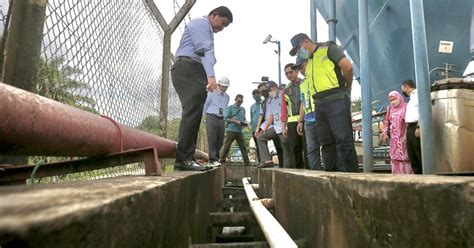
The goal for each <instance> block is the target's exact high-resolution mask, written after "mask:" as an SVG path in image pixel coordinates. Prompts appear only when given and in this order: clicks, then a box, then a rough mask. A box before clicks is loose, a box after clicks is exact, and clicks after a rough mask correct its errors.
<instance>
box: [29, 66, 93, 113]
mask: <svg viewBox="0 0 474 248" xmlns="http://www.w3.org/2000/svg"><path fill="white" fill-rule="evenodd" d="M64 61H65V60H64V58H63V57H55V58H52V59H51V60H49V61H45V60H44V59H42V58H41V59H40V61H39V63H38V67H39V68H40V70H39V72H38V77H37V82H36V93H37V94H39V95H42V96H44V97H47V98H50V99H53V100H56V101H59V102H62V103H65V104H68V105H70V106H73V107H76V108H79V109H82V110H85V111H89V112H91V113H95V114H97V113H98V112H97V111H96V110H95V108H94V107H95V105H96V102H95V101H94V100H93V99H91V98H90V97H87V96H84V95H81V94H80V92H84V91H87V90H89V89H90V86H89V85H88V84H86V83H84V82H82V81H80V80H78V79H77V78H78V76H80V75H81V74H82V71H81V70H80V69H78V68H74V67H71V66H69V65H67V64H66V63H65V62H64Z"/></svg>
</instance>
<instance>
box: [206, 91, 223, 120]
mask: <svg viewBox="0 0 474 248" xmlns="http://www.w3.org/2000/svg"><path fill="white" fill-rule="evenodd" d="M229 100H230V97H229V95H227V93H225V92H223V93H222V94H218V93H217V91H216V90H215V91H213V92H209V93H207V98H206V102H205V103H204V110H203V112H204V113H205V114H213V115H217V116H219V117H224V111H225V109H226V108H227V105H229Z"/></svg>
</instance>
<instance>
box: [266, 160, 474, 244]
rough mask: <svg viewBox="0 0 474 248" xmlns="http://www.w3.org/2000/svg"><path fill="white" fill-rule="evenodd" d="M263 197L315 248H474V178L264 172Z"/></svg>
mask: <svg viewBox="0 0 474 248" xmlns="http://www.w3.org/2000/svg"><path fill="white" fill-rule="evenodd" d="M259 174H260V175H259V181H260V182H259V183H260V193H261V194H262V195H263V196H264V197H269V196H272V195H273V197H274V200H275V215H276V218H277V219H278V220H279V222H280V223H281V224H282V226H283V227H284V228H285V229H286V230H287V231H288V233H289V234H290V236H291V237H292V238H294V239H301V238H305V239H307V241H308V247H338V248H339V247H474V178H473V177H442V176H392V175H380V174H370V175H369V174H349V173H326V172H314V171H304V170H280V169H275V170H271V169H264V170H260V173H259Z"/></svg>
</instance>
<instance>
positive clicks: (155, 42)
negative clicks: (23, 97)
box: [0, 0, 205, 182]
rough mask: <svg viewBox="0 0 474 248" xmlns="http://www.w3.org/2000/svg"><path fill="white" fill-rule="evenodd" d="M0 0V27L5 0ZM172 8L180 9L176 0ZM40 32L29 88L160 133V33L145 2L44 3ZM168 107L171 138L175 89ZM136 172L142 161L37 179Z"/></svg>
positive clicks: (177, 110) (177, 107)
mask: <svg viewBox="0 0 474 248" xmlns="http://www.w3.org/2000/svg"><path fill="white" fill-rule="evenodd" d="M0 1H1V0H0ZM169 1H171V0H169ZM0 4H2V11H3V12H2V13H3V15H4V16H3V18H2V21H3V23H4V25H5V20H7V19H8V16H7V15H6V10H8V8H6V7H5V5H7V6H8V4H9V1H6V0H3V1H1V2H0ZM173 5H174V6H175V7H174V8H176V6H177V7H178V8H179V3H178V2H177V1H176V0H173ZM160 9H161V7H160ZM161 11H162V12H168V11H166V10H163V9H161ZM175 12H176V9H175ZM188 18H190V17H189V16H188ZM182 29H183V25H181V27H180V30H182ZM43 33H44V36H43V40H42V49H41V59H40V61H39V66H38V74H37V80H36V81H35V82H33V83H34V90H35V91H36V92H35V93H38V94H40V95H42V96H45V97H48V98H51V99H54V100H57V101H60V102H63V103H66V104H69V105H72V106H75V107H77V108H80V109H83V110H86V111H89V112H92V113H96V114H101V115H106V116H108V117H111V118H113V119H114V120H116V121H117V122H119V123H121V124H124V125H128V126H131V127H135V128H139V129H142V130H145V131H147V132H150V133H153V134H156V135H160V134H161V133H162V132H163V130H160V127H159V116H160V94H161V71H162V58H163V56H162V55H163V54H162V53H163V44H162V43H163V30H162V29H161V27H160V25H159V24H158V22H157V21H156V19H155V17H154V16H153V15H152V13H151V11H150V10H149V8H148V6H147V4H146V3H145V2H144V1H136V0H117V1H101V0H90V1H81V0H49V1H47V7H46V18H45V23H44V31H43ZM168 106H169V110H168V119H169V122H168V133H169V135H168V137H169V138H170V139H174V140H176V139H177V133H178V132H177V129H178V127H179V125H178V124H179V119H178V118H180V116H181V104H180V102H179V98H178V96H177V94H176V92H175V90H174V88H173V87H170V91H169V104H168ZM203 144H204V145H205V142H203ZM60 159H64V158H49V157H31V158H30V159H29V161H30V163H31V164H42V163H49V162H52V161H57V160H60ZM163 164H164V165H170V164H172V161H170V160H164V161H163ZM127 171H129V172H127ZM137 173H139V174H143V173H144V169H143V164H140V163H139V164H134V165H125V166H120V167H114V168H110V169H104V170H99V171H91V172H87V173H77V175H76V174H74V175H72V174H71V175H62V176H57V177H52V178H48V179H44V180H42V181H43V182H45V181H48V182H55V181H64V180H66V181H69V180H72V179H74V180H76V179H79V180H88V179H94V178H103V177H110V176H115V175H125V174H127V175H130V174H132V175H135V174H137Z"/></svg>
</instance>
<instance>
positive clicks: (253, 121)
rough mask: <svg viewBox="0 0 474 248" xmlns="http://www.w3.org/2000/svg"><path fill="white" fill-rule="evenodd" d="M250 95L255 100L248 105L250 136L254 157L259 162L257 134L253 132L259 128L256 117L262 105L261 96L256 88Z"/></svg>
mask: <svg viewBox="0 0 474 248" xmlns="http://www.w3.org/2000/svg"><path fill="white" fill-rule="evenodd" d="M252 96H253V99H254V100H255V103H254V104H252V106H251V107H250V126H251V128H252V138H253V141H254V142H255V148H256V150H257V156H256V159H257V161H258V162H260V155H259V150H258V145H257V136H255V133H256V132H257V130H258V129H259V128H258V127H257V124H258V117H259V116H260V109H261V106H262V96H261V93H260V91H259V90H258V89H255V90H253V91H252Z"/></svg>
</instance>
